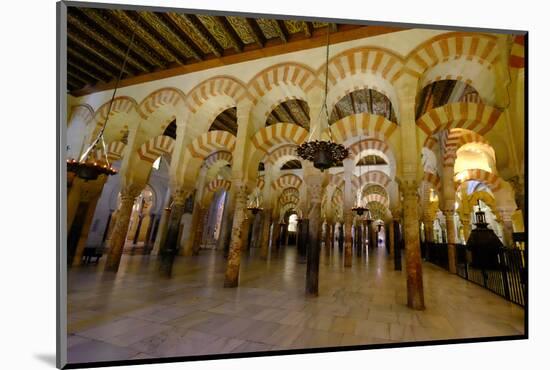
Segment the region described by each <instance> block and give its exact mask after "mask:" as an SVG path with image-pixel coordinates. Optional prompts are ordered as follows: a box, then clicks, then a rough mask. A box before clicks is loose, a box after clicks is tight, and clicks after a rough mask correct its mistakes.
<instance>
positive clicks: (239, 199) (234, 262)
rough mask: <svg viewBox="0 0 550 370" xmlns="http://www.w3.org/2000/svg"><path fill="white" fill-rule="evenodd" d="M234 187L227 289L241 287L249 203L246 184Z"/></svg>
mask: <svg viewBox="0 0 550 370" xmlns="http://www.w3.org/2000/svg"><path fill="white" fill-rule="evenodd" d="M232 186H235V215H234V217H233V227H232V228H231V242H230V244H229V255H228V256H227V267H226V270H225V280H224V284H223V286H224V287H225V288H234V287H236V286H238V285H239V270H240V267H241V250H242V246H243V223H244V220H245V212H246V202H247V188H246V184H244V183H238V182H237V181H234V184H232Z"/></svg>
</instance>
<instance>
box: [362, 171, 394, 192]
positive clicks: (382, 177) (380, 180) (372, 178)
mask: <svg viewBox="0 0 550 370" xmlns="http://www.w3.org/2000/svg"><path fill="white" fill-rule="evenodd" d="M355 178H356V179H357V184H363V186H367V185H368V184H377V185H380V186H382V187H383V188H384V189H386V188H387V187H388V185H389V184H390V182H391V178H390V177H389V176H388V175H387V174H386V173H385V172H382V171H369V172H366V173H364V174H362V175H361V178H359V177H355ZM358 188H359V187H357V188H356V189H357V190H359V189H358Z"/></svg>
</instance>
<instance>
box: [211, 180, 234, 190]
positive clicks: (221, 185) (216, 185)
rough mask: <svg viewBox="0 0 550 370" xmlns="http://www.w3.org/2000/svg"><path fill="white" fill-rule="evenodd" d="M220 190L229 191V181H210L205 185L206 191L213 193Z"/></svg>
mask: <svg viewBox="0 0 550 370" xmlns="http://www.w3.org/2000/svg"><path fill="white" fill-rule="evenodd" d="M220 189H224V190H227V191H228V190H229V189H231V181H229V180H225V179H215V180H212V181H210V182H209V183H208V185H206V190H207V191H209V192H211V193H214V192H216V191H218V190H220Z"/></svg>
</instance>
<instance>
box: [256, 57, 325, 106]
mask: <svg viewBox="0 0 550 370" xmlns="http://www.w3.org/2000/svg"><path fill="white" fill-rule="evenodd" d="M316 84H319V81H318V80H317V77H316V76H315V72H314V71H313V70H312V69H311V68H309V67H308V66H306V65H303V64H299V63H292V62H291V63H281V64H276V65H274V66H271V67H268V68H266V69H264V70H263V71H261V72H259V73H258V74H257V75H256V76H254V77H253V78H252V80H251V81H250V82H249V83H248V90H249V91H250V93H251V95H252V103H253V104H254V105H256V104H257V102H258V101H259V100H260V99H261V98H262V97H263V96H264V95H266V94H267V93H268V92H269V91H271V90H273V89H274V88H276V87H279V86H285V85H287V86H295V87H297V88H298V89H299V90H301V91H303V92H304V93H307V92H309V91H310V90H311V89H312V88H313V87H314V86H315V85H316ZM271 105H272V104H271Z"/></svg>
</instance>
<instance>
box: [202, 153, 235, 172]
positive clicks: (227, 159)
mask: <svg viewBox="0 0 550 370" xmlns="http://www.w3.org/2000/svg"><path fill="white" fill-rule="evenodd" d="M217 162H224V163H228V164H231V163H232V162H233V155H232V154H231V152H228V151H225V150H220V151H218V152H215V153H212V154H210V155H209V156H208V157H206V159H205V160H204V166H205V167H206V168H207V169H209V168H210V167H212V166H213V165H214V164H216V163H217Z"/></svg>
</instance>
